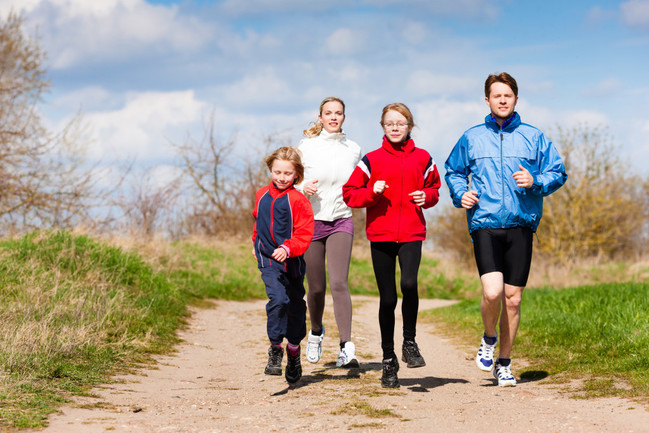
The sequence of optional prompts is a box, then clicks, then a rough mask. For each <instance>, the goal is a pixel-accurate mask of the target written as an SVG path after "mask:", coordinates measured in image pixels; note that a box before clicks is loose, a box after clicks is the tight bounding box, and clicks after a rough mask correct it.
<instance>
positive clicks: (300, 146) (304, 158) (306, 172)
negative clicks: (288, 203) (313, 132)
mask: <svg viewBox="0 0 649 433" xmlns="http://www.w3.org/2000/svg"><path fill="white" fill-rule="evenodd" d="M304 140H305V139H304V138H303V139H302V140H300V143H299V144H298V145H297V149H298V150H299V151H300V154H301V156H302V164H303V165H304V166H305V167H304V179H302V182H300V184H299V185H294V187H295V189H297V190H298V191H300V192H301V193H302V194H304V182H306V181H308V180H310V179H308V176H309V170H308V169H307V168H306V165H307V164H306V161H307V156H305V148H304Z"/></svg>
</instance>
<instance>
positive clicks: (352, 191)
mask: <svg viewBox="0 0 649 433" xmlns="http://www.w3.org/2000/svg"><path fill="white" fill-rule="evenodd" d="M369 180H370V162H369V159H368V158H367V155H365V156H364V157H363V158H361V160H360V162H359V163H358V164H357V165H356V168H354V171H353V172H352V174H351V176H349V180H347V183H345V184H344V185H343V200H344V201H345V203H346V204H347V206H349V207H356V208H359V207H370V206H372V205H374V204H375V203H376V202H377V201H378V199H379V197H380V194H375V193H374V188H373V187H372V186H369V185H368V184H367V183H368V182H369Z"/></svg>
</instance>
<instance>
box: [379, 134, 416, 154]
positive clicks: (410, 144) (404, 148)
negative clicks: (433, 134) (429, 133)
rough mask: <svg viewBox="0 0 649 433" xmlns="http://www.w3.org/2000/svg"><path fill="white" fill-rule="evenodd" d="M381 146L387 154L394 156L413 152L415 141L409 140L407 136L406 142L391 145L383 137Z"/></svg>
mask: <svg viewBox="0 0 649 433" xmlns="http://www.w3.org/2000/svg"><path fill="white" fill-rule="evenodd" d="M381 146H382V147H383V148H384V149H385V150H387V151H388V152H390V153H392V154H394V155H399V154H401V153H411V152H412V151H413V150H415V141H414V140H413V139H412V138H410V136H408V138H407V139H406V141H404V142H403V143H400V145H399V144H392V143H391V142H390V140H388V137H386V136H385V135H384V136H383V143H382V144H381Z"/></svg>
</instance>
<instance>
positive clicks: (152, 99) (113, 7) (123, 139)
mask: <svg viewBox="0 0 649 433" xmlns="http://www.w3.org/2000/svg"><path fill="white" fill-rule="evenodd" d="M12 9H13V10H14V11H17V12H20V13H22V15H23V17H24V20H25V26H26V29H27V31H29V32H30V33H32V34H36V35H38V37H39V38H40V41H41V44H42V46H43V47H44V49H45V50H46V51H47V53H48V60H47V62H48V63H47V67H48V70H49V75H50V79H51V83H52V89H51V92H50V93H49V94H47V95H46V97H45V100H44V101H43V104H42V105H41V109H42V111H43V113H44V116H45V117H46V119H47V121H48V123H49V124H50V125H52V127H53V128H56V127H57V125H60V124H61V123H62V122H64V121H65V120H66V119H67V118H70V116H72V115H73V114H75V113H77V112H78V111H81V112H82V113H83V114H84V117H85V119H86V122H87V124H88V125H89V127H90V131H91V133H92V137H93V144H92V148H91V155H92V156H93V157H96V158H108V159H115V158H131V159H135V160H136V161H137V162H138V163H139V164H142V165H143V166H156V167H160V168H163V167H165V166H167V165H170V164H172V161H173V151H172V149H171V148H170V146H169V145H168V144H169V142H176V143H179V142H182V140H183V139H184V137H186V135H187V134H188V133H190V134H194V135H200V131H201V130H202V129H201V126H202V125H203V122H204V120H205V118H206V117H207V116H209V115H210V113H211V112H214V114H215V119H216V125H217V131H218V135H219V136H220V137H222V138H223V139H228V138H230V137H231V136H232V135H233V134H236V136H237V137H238V140H239V141H238V142H239V143H240V145H239V148H240V149H241V150H242V151H244V150H248V149H251V148H252V149H258V148H260V147H261V145H260V143H261V141H262V139H263V137H265V136H267V135H268V134H273V133H281V134H283V136H285V137H287V139H288V140H289V141H291V142H294V143H297V142H298V140H299V139H300V137H301V134H302V130H303V129H304V128H306V127H308V126H309V123H310V122H311V121H313V120H315V118H316V115H317V110H318V106H319V103H320V101H321V100H322V99H323V98H324V97H326V96H330V95H336V96H339V97H342V98H343V99H344V100H345V102H346V104H347V121H346V122H345V127H344V129H345V131H346V132H347V133H348V135H349V136H350V138H352V139H353V140H355V141H357V142H358V143H359V144H360V145H361V147H362V148H363V150H364V151H369V150H372V149H374V148H376V147H377V146H378V145H379V142H380V138H381V129H380V126H379V124H378V121H379V117H380V112H381V108H382V107H383V106H384V105H385V104H387V103H391V102H396V101H400V102H404V103H406V104H407V105H409V106H410V107H411V108H412V110H413V112H414V115H415V121H416V123H417V124H418V128H417V129H416V130H415V132H414V134H413V135H414V138H415V141H416V142H417V144H418V146H420V147H423V148H425V149H427V150H428V151H429V152H430V153H431V154H432V155H433V158H434V159H435V160H436V161H437V163H438V165H443V162H444V160H445V159H446V156H447V155H448V153H449V151H450V149H451V147H452V146H453V145H454V144H455V142H456V141H457V139H458V137H459V136H460V135H461V134H462V132H463V131H464V130H466V129H467V128H469V127H470V126H472V125H474V124H477V123H481V122H482V119H483V118H484V116H485V115H486V114H487V107H486V105H485V103H484V95H483V90H482V87H483V83H484V79H485V78H486V76H487V75H488V74H490V73H493V72H500V71H507V72H509V73H511V74H512V75H513V76H514V77H515V78H516V79H517V80H518V83H519V88H520V93H519V96H520V100H519V105H518V112H519V113H520V114H521V117H522V119H523V121H525V122H527V123H531V124H533V125H535V126H538V127H540V128H542V129H550V128H553V127H555V126H557V125H559V126H562V127H571V126H574V125H576V124H578V123H579V122H582V123H583V122H587V123H588V124H589V125H594V126H595V125H598V126H606V127H608V128H609V131H610V133H611V135H612V136H613V137H614V140H615V141H616V142H617V143H619V145H620V146H621V155H622V157H623V158H624V159H626V160H628V161H629V162H630V163H631V164H632V165H633V166H634V167H635V168H637V169H639V170H642V171H646V172H649V168H647V165H646V164H645V161H646V160H647V156H649V146H648V145H647V144H648V141H649V138H648V137H649V80H648V78H647V74H648V72H649V0H626V1H612V0H606V1H604V0H600V1H597V0H588V1H586V0H571V1H566V0H562V1H557V0H547V1H544V2H530V1H520V0H519V1H515V0H502V1H499V2H493V1H484V0H454V1H449V0H348V1H344V2H323V1H316V0H273V1H270V0H222V1H217V0H212V1H211V0H180V1H175V0H148V1H145V0H0V14H2V16H3V17H6V15H7V14H8V13H9V11H10V10H12ZM260 157H261V156H260Z"/></svg>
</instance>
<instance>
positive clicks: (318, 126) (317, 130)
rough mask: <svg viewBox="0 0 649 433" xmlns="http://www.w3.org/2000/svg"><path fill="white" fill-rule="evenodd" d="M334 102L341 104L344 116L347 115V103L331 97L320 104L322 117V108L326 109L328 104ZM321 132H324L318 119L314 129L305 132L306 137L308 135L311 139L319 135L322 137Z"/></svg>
mask: <svg viewBox="0 0 649 433" xmlns="http://www.w3.org/2000/svg"><path fill="white" fill-rule="evenodd" d="M332 101H335V102H340V105H342V106H343V114H345V103H344V102H343V100H342V99H340V98H338V97H336V96H329V97H327V98H324V99H323V100H322V102H321V103H320V113H319V114H320V115H322V107H324V105H325V104H326V103H327V102H332ZM321 132H322V122H320V119H318V120H316V121H315V122H314V123H313V126H312V127H310V128H309V129H305V130H304V135H306V136H307V137H309V138H312V137H317V136H318V135H320V133H321Z"/></svg>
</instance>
